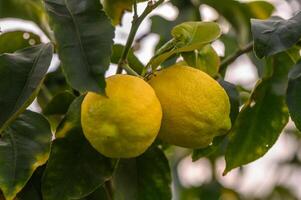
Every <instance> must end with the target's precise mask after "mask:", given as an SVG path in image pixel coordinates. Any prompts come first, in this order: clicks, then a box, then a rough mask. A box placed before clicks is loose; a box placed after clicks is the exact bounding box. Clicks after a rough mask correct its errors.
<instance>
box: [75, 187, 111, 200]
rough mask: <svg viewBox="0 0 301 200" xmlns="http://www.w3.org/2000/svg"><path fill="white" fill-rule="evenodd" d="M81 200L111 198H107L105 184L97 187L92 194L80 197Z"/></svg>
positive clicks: (104, 199) (105, 199)
mask: <svg viewBox="0 0 301 200" xmlns="http://www.w3.org/2000/svg"><path fill="white" fill-rule="evenodd" d="M80 200H110V199H108V198H107V193H106V191H105V189H104V187H103V186H100V187H99V188H97V189H96V190H95V191H94V192H93V193H92V194H89V195H88V196H86V197H84V198H82V199H80Z"/></svg>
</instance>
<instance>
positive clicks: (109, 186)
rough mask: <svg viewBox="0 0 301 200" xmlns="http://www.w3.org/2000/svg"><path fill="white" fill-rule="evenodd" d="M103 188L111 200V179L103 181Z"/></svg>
mask: <svg viewBox="0 0 301 200" xmlns="http://www.w3.org/2000/svg"><path fill="white" fill-rule="evenodd" d="M104 188H105V191H106V194H107V197H108V200H113V188H112V182H111V180H108V181H106V182H105V183H104Z"/></svg>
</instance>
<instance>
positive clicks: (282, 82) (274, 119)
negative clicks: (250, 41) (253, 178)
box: [224, 52, 294, 174]
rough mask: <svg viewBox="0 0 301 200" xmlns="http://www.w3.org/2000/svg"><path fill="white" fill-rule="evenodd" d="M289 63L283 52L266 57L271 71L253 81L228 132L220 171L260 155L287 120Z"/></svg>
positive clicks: (289, 58) (228, 169)
mask: <svg viewBox="0 0 301 200" xmlns="http://www.w3.org/2000/svg"><path fill="white" fill-rule="evenodd" d="M293 65H294V62H293V61H292V60H291V57H290V56H289V55H288V54H287V53H286V52H285V53H281V54H277V55H275V56H273V57H271V58H270V59H269V60H268V63H267V67H270V68H272V71H273V73H272V74H271V76H269V77H266V78H264V79H263V80H261V81H260V82H259V83H258V84H257V87H256V88H255V90H254V92H253V93H252V96H251V97H250V99H249V101H248V102H247V103H246V104H245V105H244V107H243V109H242V111H241V112H240V113H239V115H238V118H237V120H236V122H235V124H234V126H233V127H232V130H231V132H230V137H231V138H230V143H229V144H228V147H227V151H226V155H225V159H226V169H225V172H224V174H226V173H227V172H229V171H230V170H231V169H233V168H235V167H238V166H241V165H244V164H247V163H250V162H252V161H254V160H256V159H258V158H260V157H262V156H263V155H264V154H265V153H266V152H267V151H268V150H269V149H270V148H271V147H272V146H273V144H274V143H275V142H276V140H277V139H278V137H279V135H280V133H281V131H282V129H283V128H284V126H285V125H286V124H287V122H288V109H287V107H286V104H285V93H286V87H287V83H288V79H287V73H288V71H289V70H290V68H291V67H292V66H293ZM250 122H251V123H250Z"/></svg>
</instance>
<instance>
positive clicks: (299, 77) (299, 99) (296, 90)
mask: <svg viewBox="0 0 301 200" xmlns="http://www.w3.org/2000/svg"><path fill="white" fill-rule="evenodd" d="M300 91H301V61H299V62H298V63H297V64H296V65H295V66H294V68H293V69H292V70H291V71H290V73H289V84H288V88H287V97H286V102H287V106H288V109H289V112H290V116H291V118H292V120H293V121H294V122H295V125H296V127H297V128H298V129H299V130H301V93H300Z"/></svg>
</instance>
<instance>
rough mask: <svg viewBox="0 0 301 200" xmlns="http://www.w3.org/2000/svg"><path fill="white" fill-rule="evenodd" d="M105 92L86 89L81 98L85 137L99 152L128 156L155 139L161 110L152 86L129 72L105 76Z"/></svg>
mask: <svg viewBox="0 0 301 200" xmlns="http://www.w3.org/2000/svg"><path fill="white" fill-rule="evenodd" d="M106 84H107V86H106V95H107V96H104V95H99V94H96V93H92V92H89V93H88V94H87V95H86V97H85V98H84V100H83V103H82V106H81V107H82V111H81V123H82V128H83V132H84V135H85V137H86V138H87V139H88V141H89V142H90V143H91V145H92V146H93V147H94V148H95V149H96V150H97V151H99V152H100V153H101V154H103V155H105V156H107V157H112V158H129V157H135V156H138V155H140V154H142V153H143V152H144V151H145V150H146V149H147V148H148V147H149V146H150V145H151V144H152V143H153V141H154V140H155V138H156V136H157V134H158V132H159V129H160V124H161V119H162V110H161V105H160V102H159V100H158V98H157V96H156V94H155V92H154V90H153V89H152V87H151V86H150V85H149V84H148V83H147V82H145V81H144V80H142V79H140V78H138V77H134V76H130V75H114V76H111V77H109V78H107V79H106Z"/></svg>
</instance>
